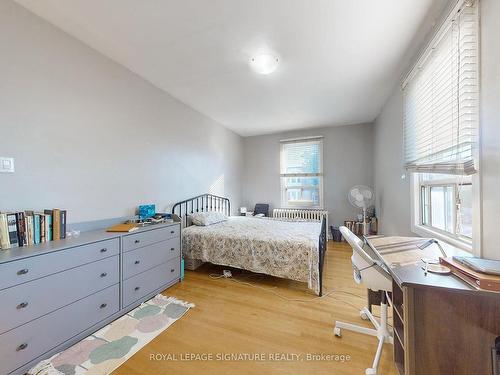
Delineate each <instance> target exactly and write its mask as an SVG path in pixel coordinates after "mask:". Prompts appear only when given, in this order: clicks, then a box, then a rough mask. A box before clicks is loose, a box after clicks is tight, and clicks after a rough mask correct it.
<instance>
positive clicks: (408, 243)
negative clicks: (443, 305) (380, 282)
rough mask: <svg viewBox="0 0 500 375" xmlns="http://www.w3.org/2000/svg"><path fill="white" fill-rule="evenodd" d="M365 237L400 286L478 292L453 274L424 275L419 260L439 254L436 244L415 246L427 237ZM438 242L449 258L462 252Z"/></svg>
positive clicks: (438, 255)
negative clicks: (423, 247)
mask: <svg viewBox="0 0 500 375" xmlns="http://www.w3.org/2000/svg"><path fill="white" fill-rule="evenodd" d="M365 238H366V242H367V244H368V246H370V248H371V249H372V250H373V251H374V252H375V254H376V255H377V256H378V257H379V258H380V259H381V260H382V261H383V262H384V263H385V264H386V265H387V267H388V268H389V272H390V273H391V275H392V277H393V279H394V280H395V281H396V282H397V283H398V284H399V285H400V286H406V285H412V286H414V287H430V288H448V289H455V290H457V291H465V292H467V291H474V292H476V293H477V292H478V291H477V290H475V289H473V288H472V287H470V286H469V285H468V284H467V283H465V282H463V281H462V280H460V279H459V278H457V277H456V276H453V275H440V274H434V273H431V272H428V273H427V275H425V273H424V270H423V269H422V265H423V262H422V260H421V259H422V258H436V259H437V258H439V257H440V256H442V255H441V252H440V251H439V248H438V247H437V245H431V246H429V247H427V248H425V249H424V250H421V249H419V248H418V245H420V244H422V243H424V242H425V241H427V240H428V239H427V238H420V237H389V236H367V237H365ZM440 244H441V245H442V246H443V248H444V250H445V251H446V253H447V254H448V256H450V257H451V256H453V255H464V254H466V253H465V252H464V251H461V250H459V249H457V248H455V247H453V246H450V245H447V244H444V243H442V242H440ZM486 293H489V292H486Z"/></svg>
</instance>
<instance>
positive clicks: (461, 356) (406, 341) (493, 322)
mask: <svg viewBox="0 0 500 375" xmlns="http://www.w3.org/2000/svg"><path fill="white" fill-rule="evenodd" d="M366 241H367V244H368V246H370V248H371V249H372V250H373V252H374V253H375V255H376V256H377V257H378V258H380V260H382V261H383V263H384V264H385V265H386V267H387V270H388V271H389V273H390V274H391V276H392V278H393V290H392V296H393V297H392V299H393V301H392V302H393V310H394V313H393V327H394V362H395V364H396V367H397V369H398V371H399V373H400V374H401V375H403V374H405V375H421V374H422V375H434V374H436V375H441V374H446V375H448V374H450V375H462V374H463V375H469V374H478V375H483V374H484V375H490V374H492V373H493V372H492V359H491V348H492V347H493V346H494V343H495V339H496V338H497V337H498V336H500V293H493V292H488V291H478V290H475V289H473V288H472V287H470V286H469V285H468V284H466V283H464V282H462V281H461V280H460V279H458V278H457V277H455V276H453V275H437V274H432V273H428V274H427V275H425V274H424V271H423V270H422V268H421V266H422V261H421V258H438V257H439V256H441V253H440V251H439V249H438V248H437V246H435V245H433V246H429V247H427V248H426V249H424V250H420V249H419V248H418V247H417V246H418V245H420V244H422V243H424V242H425V241H426V239H423V238H416V237H386V236H368V237H366ZM442 245H443V247H444V248H445V251H446V252H447V254H448V255H449V256H452V255H458V254H461V253H463V252H462V251H460V250H458V249H456V248H453V247H451V246H445V245H444V244H442Z"/></svg>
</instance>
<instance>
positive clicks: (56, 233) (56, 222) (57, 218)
mask: <svg viewBox="0 0 500 375" xmlns="http://www.w3.org/2000/svg"><path fill="white" fill-rule="evenodd" d="M52 238H53V239H54V240H60V239H61V211H60V210H58V209H55V210H53V211H52Z"/></svg>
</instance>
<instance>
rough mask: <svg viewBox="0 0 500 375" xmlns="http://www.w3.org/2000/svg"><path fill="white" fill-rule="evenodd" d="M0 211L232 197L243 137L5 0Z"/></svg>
mask: <svg viewBox="0 0 500 375" xmlns="http://www.w3.org/2000/svg"><path fill="white" fill-rule="evenodd" d="M0 56H1V58H0V76H1V79H0V156H6V157H14V158H15V167H16V172H15V173H14V174H0V211H11V210H12V211H15V210H24V209H43V208H50V207H59V208H65V209H67V210H68V212H69V216H68V219H69V220H68V221H69V222H70V223H74V222H82V221H90V220H96V219H106V218H114V217H121V216H128V215H132V214H134V211H135V207H136V206H137V205H139V204H141V203H155V204H156V205H157V207H158V209H159V210H165V209H168V208H169V207H170V206H171V204H172V203H174V202H176V201H179V200H182V199H185V198H188V197H191V196H194V195H197V194H201V193H205V192H208V191H211V192H214V193H216V194H221V195H226V196H228V197H230V198H231V200H232V203H233V206H234V207H238V206H239V205H240V201H241V170H242V167H243V151H242V150H243V140H242V138H241V137H240V136H238V135H236V134H235V133H233V132H232V131H229V130H228V129H226V128H224V127H223V126H221V125H220V124H218V123H216V122H214V121H212V120H211V119H209V118H207V117H205V116H203V115H201V114H200V113H198V112H196V111H194V110H193V109H191V108H189V107H187V106H186V105H184V104H183V103H181V102H179V101H178V100H176V99H174V98H173V97H171V96H170V95H168V94H166V93H165V92H163V91H161V90H159V89H158V88H156V87H154V86H153V85H151V84H150V83H148V82H146V81H145V80H143V79H141V78H140V77H138V76H137V75H135V74H133V73H131V72H130V71H128V70H127V69H125V68H123V67H122V66H120V65H118V64H116V63H114V62H113V61H111V60H109V59H108V58H106V57H104V56H103V55H101V54H99V53H97V52H96V51H94V50H93V49H91V48H89V47H87V46H85V45H84V44H82V43H80V42H79V41H77V40H76V39H74V38H72V37H70V36H68V35H67V34H65V33H63V32H62V31H60V30H58V29H56V28H55V27H53V26H51V25H50V24H48V23H47V22H45V21H43V20H42V19H40V18H38V17H36V16H34V15H33V14H31V13H29V12H28V11H26V10H25V9H24V8H22V7H20V6H18V5H16V4H15V3H13V2H11V1H6V0H2V1H0Z"/></svg>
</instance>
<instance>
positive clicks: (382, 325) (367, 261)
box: [334, 227, 394, 375]
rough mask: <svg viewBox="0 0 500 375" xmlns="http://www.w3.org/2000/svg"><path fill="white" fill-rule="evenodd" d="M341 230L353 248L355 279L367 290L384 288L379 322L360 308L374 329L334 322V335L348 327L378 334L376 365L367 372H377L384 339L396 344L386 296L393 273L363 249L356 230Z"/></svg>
mask: <svg viewBox="0 0 500 375" xmlns="http://www.w3.org/2000/svg"><path fill="white" fill-rule="evenodd" d="M340 232H342V235H343V236H344V238H345V239H346V241H347V242H348V243H349V245H351V247H352V250H353V252H352V257H351V261H352V266H353V269H354V273H353V275H354V281H356V283H358V284H360V283H363V285H365V286H366V287H367V288H368V289H371V290H373V291H381V296H382V302H381V304H380V322H379V321H378V320H377V319H376V318H375V317H374V316H373V314H372V313H371V312H370V311H369V310H368V308H366V307H364V308H363V309H362V310H361V311H360V316H361V318H363V319H365V320H366V319H370V321H371V322H372V324H373V325H374V327H375V328H374V329H373V328H366V327H362V326H358V325H354V324H350V323H344V322H335V328H334V333H335V336H337V337H341V332H342V331H341V330H342V329H347V330H349V331H354V332H358V333H363V334H365V335H370V336H376V337H377V338H378V340H379V341H378V347H377V352H376V354H375V359H374V360H373V365H372V367H370V368H367V369H366V372H365V373H366V375H375V374H377V368H378V364H379V362H380V355H381V354H382V347H383V346H384V343H385V342H388V343H391V344H393V343H394V341H393V336H392V334H391V333H390V332H389V330H388V328H387V295H386V292H390V291H392V278H391V275H389V273H388V272H387V271H386V270H385V269H384V268H383V267H382V265H381V263H379V262H377V261H376V260H375V259H374V258H373V257H371V256H370V255H369V254H368V253H367V252H366V251H365V250H364V249H363V246H364V243H363V241H361V240H360V239H359V238H358V237H357V236H356V235H355V234H354V233H352V232H351V231H350V230H349V229H347V228H346V227H340Z"/></svg>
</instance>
